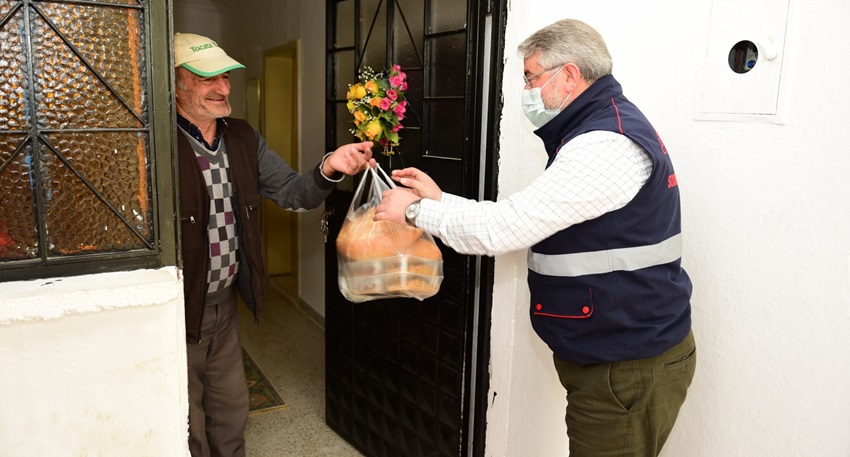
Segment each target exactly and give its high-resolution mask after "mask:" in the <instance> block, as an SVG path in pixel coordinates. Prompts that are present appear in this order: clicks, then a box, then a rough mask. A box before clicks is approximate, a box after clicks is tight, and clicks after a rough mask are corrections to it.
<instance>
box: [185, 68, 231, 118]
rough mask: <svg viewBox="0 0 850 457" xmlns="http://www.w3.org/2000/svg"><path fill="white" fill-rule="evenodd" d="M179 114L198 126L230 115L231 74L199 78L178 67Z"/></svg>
mask: <svg viewBox="0 0 850 457" xmlns="http://www.w3.org/2000/svg"><path fill="white" fill-rule="evenodd" d="M176 77H177V91H176V98H177V112H178V113H180V115H181V116H183V117H185V118H186V119H188V120H189V121H190V122H192V123H193V124H195V125H197V126H202V125H205V124H208V123H210V122H215V120H216V119H218V118H220V117H226V116H229V115H230V111H231V109H230V102H229V101H228V99H227V97H228V96H229V95H230V73H222V74H220V75H218V76H212V77H204V76H198V75H196V74H194V73H192V72H191V71H189V70H187V69H185V68H183V67H177V72H176Z"/></svg>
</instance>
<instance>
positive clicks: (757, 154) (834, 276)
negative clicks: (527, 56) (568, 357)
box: [487, 0, 850, 457]
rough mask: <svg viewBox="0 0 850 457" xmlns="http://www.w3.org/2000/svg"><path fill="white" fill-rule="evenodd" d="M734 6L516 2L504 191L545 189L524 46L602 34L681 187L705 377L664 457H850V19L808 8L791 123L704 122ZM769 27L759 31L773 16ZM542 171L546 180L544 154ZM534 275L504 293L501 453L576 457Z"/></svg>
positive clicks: (785, 118)
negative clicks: (564, 29) (718, 24)
mask: <svg viewBox="0 0 850 457" xmlns="http://www.w3.org/2000/svg"><path fill="white" fill-rule="evenodd" d="M731 1H732V0H717V1H715V2H710V1H707V0H702V1H696V2H681V1H674V0H653V1H649V0H631V1H625V0H620V1H614V0H609V1H597V2H562V1H558V0H525V1H523V2H522V4H521V5H519V4H517V3H516V2H514V6H513V7H512V8H511V9H510V12H509V15H508V27H507V34H508V37H507V43H506V51H505V55H506V57H507V58H506V63H505V87H504V97H505V110H504V113H503V120H502V126H501V128H502V137H501V144H502V157H501V169H502V170H515V169H517V170H520V172H519V173H514V172H512V173H505V172H503V173H502V174H501V175H500V182H499V185H500V189H501V193H502V194H503V195H505V194H509V193H510V192H512V191H514V190H516V189H518V188H520V187H522V185H523V184H524V183H526V182H527V181H529V180H530V179H531V178H532V177H533V176H534V175H535V174H536V173H537V170H534V169H533V167H530V166H527V165H526V161H527V159H528V155H529V154H531V153H530V152H529V151H542V149H541V148H540V144H539V140H538V139H537V138H536V137H535V136H533V135H532V134H531V133H530V132H531V130H532V127H531V126H530V124H529V123H528V122H527V121H525V120H524V119H522V114H521V110H520V92H521V89H522V87H520V85H519V84H518V83H517V81H519V75H520V74H521V73H522V62H521V61H520V59H518V58H517V57H516V52H515V49H516V46H517V45H518V44H519V42H520V41H522V39H524V38H525V37H526V36H527V35H529V34H530V33H532V32H534V31H535V30H537V29H538V28H540V27H542V26H545V25H547V24H549V23H551V22H553V21H554V20H556V19H559V18H563V17H574V18H578V19H581V20H584V21H586V22H588V23H590V24H591V25H594V26H595V27H597V29H599V30H600V32H601V33H602V34H603V36H604V37H605V38H606V40H607V41H608V44H609V48H610V50H611V52H612V54H613V58H614V75H615V77H616V78H618V80H619V81H620V82H621V83H622V84H623V87H624V90H625V93H626V95H627V96H628V97H629V98H630V99H632V100H633V101H635V102H636V103H637V104H638V106H640V107H641V108H642V109H643V110H644V112H645V113H646V114H647V115H648V117H649V118H650V120H651V121H652V122H653V124H654V126H655V128H656V129H657V130H658V132H659V133H660V135H661V136H662V138H663V139H664V141H665V143H666V145H667V147H668V149H669V150H670V154H671V157H672V158H673V162H674V165H675V167H676V171H677V176H678V178H679V184H680V186H681V193H682V199H683V219H684V220H683V226H684V228H683V230H684V235H685V253H684V260H683V262H684V265H685V268H686V269H687V270H688V271H689V273H690V275H691V277H692V279H693V281H694V296H693V320H694V329H695V333H696V337H697V340H698V345H699V347H698V353H699V362H698V366H697V374H696V378H695V380H694V384H693V386H692V388H691V390H690V392H689V398H688V400H687V402H686V403H685V405H684V407H683V410H682V413H681V415H680V419H679V422H678V424H677V427H676V429H675V430H674V432H673V435H672V436H671V439H670V441H669V442H668V446H667V447H666V448H665V450H664V452H663V453H662V455H664V456H671V457H672V456H688V457H702V456H704V457H716V456H730V455H740V456H824V457H832V456H847V455H850V434H848V433H847V430H848V426H850V409H848V405H850V382H848V381H850V370H848V369H847V367H848V365H850V350H848V347H850V235H848V234H850V199H848V195H850V185H849V184H848V181H847V179H846V177H847V176H848V175H850V158H848V153H850V142H848V140H847V138H846V133H845V132H844V131H843V127H844V125H843V124H844V121H845V120H846V119H847V114H846V106H848V104H850V91H848V90H847V89H846V84H847V81H848V79H850V64H848V61H847V59H846V58H844V56H845V55H846V48H847V43H850V30H848V29H847V27H846V24H845V22H846V20H847V18H850V4H848V3H846V2H843V1H840V0H824V1H819V2H808V3H806V2H796V1H792V2H791V7H790V12H789V21H788V27H787V39H786V45H785V49H784V59H785V60H784V66H783V69H782V79H781V87H780V93H779V100H780V116H779V117H778V118H776V119H771V120H769V121H764V120H757V119H746V120H741V119H739V120H735V121H704V120H696V119H695V117H696V116H695V113H696V112H697V104H696V100H697V94H698V93H699V90H700V84H701V78H702V73H703V71H704V70H705V68H704V66H703V65H704V62H703V61H704V57H705V49H706V47H707V43H708V39H709V30H708V26H709V17H710V11H711V8H712V3H714V6H715V7H716V6H717V5H721V4H723V5H728V4H729V3H728V2H731ZM752 1H753V0H747V1H744V2H743V3H747V4H749V3H751V2H752ZM735 3H738V4H741V3H742V2H741V1H737V2H735ZM762 3H764V4H766V5H768V6H770V5H771V4H773V6H777V7H778V6H780V5H781V3H782V2H781V1H779V2H771V1H765V2H762ZM751 23H752V26H753V27H754V28H755V27H758V26H759V25H760V24H759V16H753V17H751ZM742 34H746V32H742ZM745 38H748V37H742V39H745ZM732 44H734V43H730V45H729V46H730V47H731V45H732ZM717 64H718V65H719V64H720V63H717ZM533 154H535V160H537V159H539V162H538V163H542V158H540V157H538V156H539V155H540V154H542V152H535V153H533ZM524 267H525V260H524V257H523V256H522V255H513V256H503V257H500V258H499V259H497V274H498V277H497V280H496V282H497V284H501V285H500V286H499V287H502V288H504V289H505V290H504V291H501V290H498V291H497V293H496V294H495V304H494V313H493V314H494V318H493V319H494V323H493V335H492V339H493V360H492V372H493V373H492V375H493V378H492V383H491V387H492V390H493V392H491V401H492V403H493V407H492V408H491V409H490V411H489V414H488V418H489V424H488V434H487V449H488V452H487V453H488V455H493V456H502V455H505V456H526V455H535V456H554V455H567V449H568V448H567V442H566V438H565V436H564V433H565V426H564V425H563V416H564V410H563V407H564V405H565V401H564V400H563V399H562V397H563V389H562V388H561V387H560V385H559V384H558V381H557V377H556V376H555V374H554V370H553V368H552V364H551V359H550V354H549V351H548V350H547V349H546V348H545V347H544V346H543V345H542V344H541V343H540V342H539V341H537V338H536V336H535V335H534V333H533V331H532V330H531V328H530V325H529V323H528V318H527V312H526V308H525V306H526V303H527V298H528V294H527V291H526V290H525V287H524V286H523V285H521V284H519V285H514V284H512V279H513V278H514V277H521V279H520V281H524V277H525V273H524V271H523V270H524ZM503 292H504V293H503ZM506 297H509V298H506ZM494 393H496V394H498V395H495V399H493V398H492V397H493V395H494ZM529 424H533V426H530V425H529Z"/></svg>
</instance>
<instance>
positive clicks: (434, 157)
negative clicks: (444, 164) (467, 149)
mask: <svg viewBox="0 0 850 457" xmlns="http://www.w3.org/2000/svg"><path fill="white" fill-rule="evenodd" d="M422 158H423V159H438V160H449V161H452V162H461V161H463V159H462V158H457V157H445V156H438V155H433V154H425V155H423V156H422Z"/></svg>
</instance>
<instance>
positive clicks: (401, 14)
mask: <svg viewBox="0 0 850 457" xmlns="http://www.w3.org/2000/svg"><path fill="white" fill-rule="evenodd" d="M398 14H399V15H400V16H401V21H402V22H404V30H406V31H407V36H408V37H410V42H411V43H412V44H413V52H415V53H416V60H418V61H419V65H421V66H425V63H424V62H422V56H421V55H420V54H419V48H417V47H416V40H415V39H414V38H413V32H411V31H410V26H409V25H407V18H406V17H405V16H404V11H402V9H401V5H398ZM408 68H409V67H408Z"/></svg>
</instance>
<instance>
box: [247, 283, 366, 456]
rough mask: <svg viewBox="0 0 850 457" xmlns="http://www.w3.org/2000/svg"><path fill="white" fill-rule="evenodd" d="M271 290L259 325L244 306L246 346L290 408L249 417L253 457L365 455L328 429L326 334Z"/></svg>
mask: <svg viewBox="0 0 850 457" xmlns="http://www.w3.org/2000/svg"><path fill="white" fill-rule="evenodd" d="M267 291H268V292H267V296H266V302H265V304H264V305H263V310H262V314H261V321H260V322H261V324H260V325H259V326H257V325H255V324H254V320H253V318H252V316H251V314H250V311H248V309H247V307H246V306H244V305H240V307H239V313H240V314H239V318H240V326H241V329H242V346H244V347H245V349H246V350H247V351H248V353H249V354H250V355H251V358H253V359H254V361H255V362H256V363H257V365H258V366H259V367H260V369H261V370H262V371H263V373H265V375H266V377H267V378H268V379H269V381H270V382H271V383H272V384H273V385H274V386H275V388H276V389H277V391H278V392H279V393H280V395H281V397H283V400H284V401H285V402H286V404H287V405H289V407H288V408H286V409H280V410H273V411H267V412H262V411H261V412H258V413H254V414H251V415H250V416H249V417H248V427H247V430H246V431H245V443H246V448H247V457H290V456H291V457H362V454H361V453H359V452H358V451H357V450H356V449H354V448H353V447H352V446H350V445H349V444H348V443H346V442H345V441H344V440H343V439H342V438H340V437H339V435H337V434H336V433H334V432H333V431H332V430H331V429H330V428H328V426H327V425H325V371H324V366H325V335H324V330H323V329H322V328H321V327H319V325H317V324H316V323H315V322H314V321H313V320H311V319H310V318H308V317H307V315H306V314H304V313H303V312H302V311H300V310H299V309H298V308H296V307H295V306H294V305H293V304H292V302H291V301H290V300H289V299H288V298H286V297H287V296H286V295H284V294H282V293H281V292H280V290H278V289H277V288H276V287H274V284H272V285H271V287H268V288H267Z"/></svg>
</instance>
